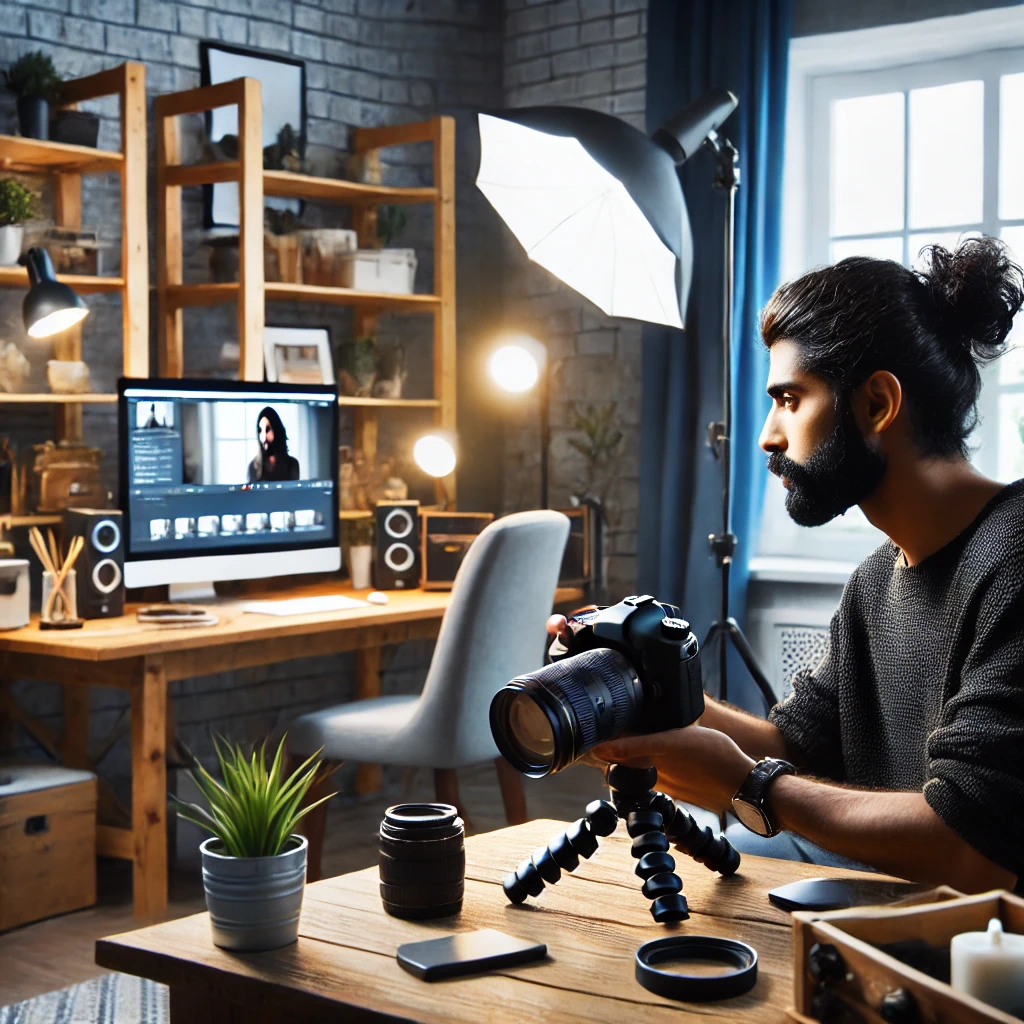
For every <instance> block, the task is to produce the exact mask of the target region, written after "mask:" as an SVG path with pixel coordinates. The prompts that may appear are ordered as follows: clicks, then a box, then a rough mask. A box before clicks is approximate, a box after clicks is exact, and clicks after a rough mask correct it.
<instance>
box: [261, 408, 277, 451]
mask: <svg viewBox="0 0 1024 1024" xmlns="http://www.w3.org/2000/svg"><path fill="white" fill-rule="evenodd" d="M259 432H260V447H261V448H262V449H263V450H264V451H265V452H269V451H270V448H271V445H273V443H274V428H273V427H272V426H271V425H270V420H268V419H267V417H266V416H264V417H262V419H260V422H259Z"/></svg>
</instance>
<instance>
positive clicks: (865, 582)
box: [769, 480, 1024, 887]
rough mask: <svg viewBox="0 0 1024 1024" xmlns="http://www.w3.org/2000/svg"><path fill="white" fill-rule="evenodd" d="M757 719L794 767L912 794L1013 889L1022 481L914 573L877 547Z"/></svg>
mask: <svg viewBox="0 0 1024 1024" xmlns="http://www.w3.org/2000/svg"><path fill="white" fill-rule="evenodd" d="M769 717H770V720H771V721H772V722H774V723H775V724H776V725H777V726H778V727H779V729H780V731H781V732H782V734H783V736H784V737H785V739H786V743H787V744H788V745H789V747H790V749H791V750H793V752H794V755H796V756H797V757H798V759H799V761H800V765H801V767H802V768H804V769H806V770H808V771H810V772H811V773H813V774H815V775H818V776H820V777H823V778H828V779H832V780H834V781H836V782H845V783H850V784H852V785H855V786H861V787H870V788H875V789H884V790H904V791H908V790H922V791H923V792H924V796H925V799H926V800H927V801H928V803H929V805H930V806H931V807H932V809H933V810H934V811H935V813H936V814H938V815H939V817H940V818H942V820H943V821H944V822H945V823H946V824H947V825H948V826H949V827H950V828H951V829H952V830H953V831H954V832H956V833H957V834H958V835H960V836H962V837H963V838H964V839H965V840H967V842H969V843H970V844H971V845H972V846H973V847H974V848H975V849H976V850H979V851H980V852H981V853H983V854H984V855H985V856H986V857H988V858H989V859H990V860H992V861H994V862H995V863H996V864H999V865H1001V866H1002V867H1005V868H1007V869H1008V870H1010V871H1013V872H1014V873H1015V874H1016V875H1017V876H1018V887H1020V886H1021V885H1024V480H1018V481H1017V482H1016V483H1013V484H1010V485H1008V486H1007V487H1004V488H1003V490H1002V491H1000V492H999V493H998V494H997V495H996V496H995V497H994V498H993V499H992V500H991V501H990V502H989V503H988V504H987V505H986V506H985V508H984V509H983V510H982V511H981V513H980V514H979V515H978V517H977V518H976V519H975V520H974V522H973V523H971V525H970V526H969V527H968V528H967V529H966V530H964V531H963V532H962V533H961V534H960V535H959V536H957V537H956V538H955V539H953V540H952V541H950V542H949V543H948V544H946V545H945V547H943V548H941V549H939V550H938V551H936V552H935V553H934V554H932V555H929V557H928V558H925V559H924V560H923V561H921V562H919V563H918V564H917V565H915V566H907V565H906V564H905V562H904V559H903V556H902V553H901V552H900V550H899V549H898V548H897V547H896V545H894V544H893V543H891V542H890V541H886V543H885V544H883V545H882V546H881V547H880V548H878V550H877V551H875V552H874V553H873V554H872V555H870V556H869V557H868V558H867V559H866V560H865V561H864V562H862V563H861V565H860V566H858V568H857V570H856V571H855V572H854V574H853V575H852V576H851V577H850V581H849V583H847V585H846V589H845V591H844V592H843V597H842V601H841V602H840V605H839V609H838V610H837V611H836V613H835V616H834V617H833V619H832V626H831V632H830V639H829V645H828V650H827V651H826V653H825V656H824V657H823V658H822V660H821V662H820V663H819V664H818V666H817V667H816V668H815V669H814V670H813V671H803V672H799V673H797V675H796V676H795V677H794V680H793V692H792V694H791V695H790V697H789V698H788V699H787V700H785V701H784V702H783V703H781V704H778V705H776V707H775V708H774V709H773V710H772V712H771V714H770V716H769Z"/></svg>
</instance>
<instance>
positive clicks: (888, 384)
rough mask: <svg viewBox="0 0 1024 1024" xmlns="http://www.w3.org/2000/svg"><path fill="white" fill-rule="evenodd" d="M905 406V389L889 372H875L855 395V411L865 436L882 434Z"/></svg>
mask: <svg viewBox="0 0 1024 1024" xmlns="http://www.w3.org/2000/svg"><path fill="white" fill-rule="evenodd" d="M902 406H903V388H902V387H900V382H899V380H897V379H896V377H895V376H893V374H891V373H890V372H889V371H888V370H875V372H874V373H873V374H871V376H870V377H868V379H867V380H866V381H864V383H863V384H861V386H860V387H859V388H857V390H856V391H855V392H854V394H853V411H854V416H855V417H856V419H857V426H858V427H860V429H861V432H862V433H863V434H865V436H866V435H869V434H882V433H884V432H885V431H886V430H888V429H889V427H890V426H892V423H893V421H894V420H895V419H896V417H897V415H899V411H900V409H901V408H902Z"/></svg>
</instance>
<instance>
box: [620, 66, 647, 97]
mask: <svg viewBox="0 0 1024 1024" xmlns="http://www.w3.org/2000/svg"><path fill="white" fill-rule="evenodd" d="M613 82H614V89H615V92H616V93H617V94H621V93H625V92H628V91H629V90H631V89H638V88H643V87H644V86H645V85H646V84H647V65H646V64H627V65H626V66H625V67H618V68H616V69H615V71H614V72H613Z"/></svg>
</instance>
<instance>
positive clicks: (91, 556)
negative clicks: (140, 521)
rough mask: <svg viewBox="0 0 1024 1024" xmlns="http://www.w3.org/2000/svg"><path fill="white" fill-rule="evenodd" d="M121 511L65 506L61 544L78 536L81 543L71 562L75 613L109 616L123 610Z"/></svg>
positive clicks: (106, 617)
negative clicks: (75, 584) (79, 552)
mask: <svg viewBox="0 0 1024 1024" xmlns="http://www.w3.org/2000/svg"><path fill="white" fill-rule="evenodd" d="M121 528H122V521H121V513H120V512H119V511H115V510H114V509H98V508H69V509H66V510H65V512H64V544H65V546H66V545H68V544H70V543H71V538H72V537H82V538H83V539H84V540H85V547H84V548H82V553H81V554H80V555H79V556H78V561H77V562H75V570H76V576H77V589H78V614H79V615H80V616H81V617H82V618H83V619H109V618H112V617H113V616H115V615H123V614H124V536H123V534H122V529H121Z"/></svg>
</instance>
